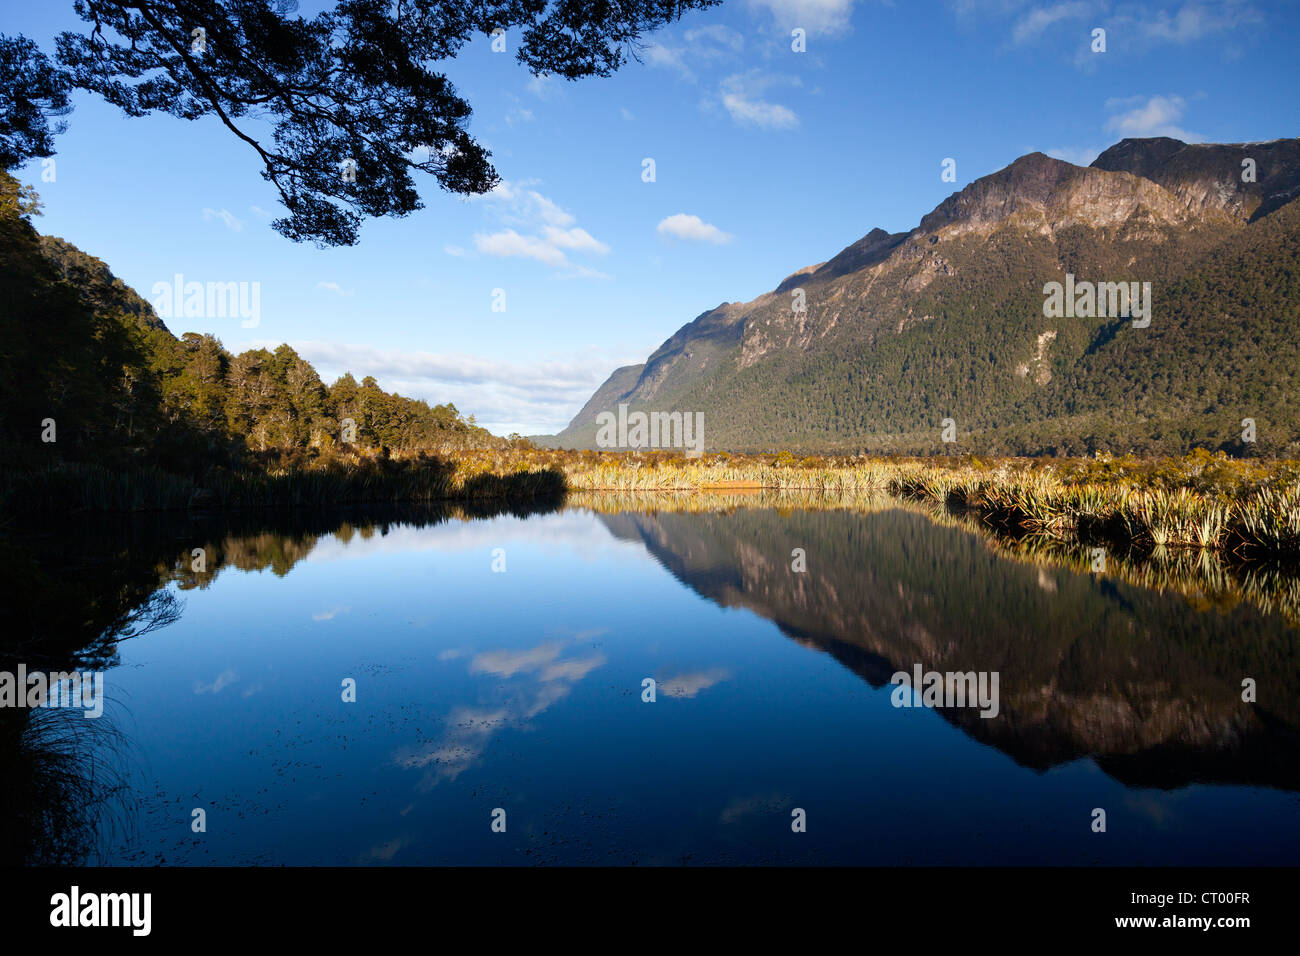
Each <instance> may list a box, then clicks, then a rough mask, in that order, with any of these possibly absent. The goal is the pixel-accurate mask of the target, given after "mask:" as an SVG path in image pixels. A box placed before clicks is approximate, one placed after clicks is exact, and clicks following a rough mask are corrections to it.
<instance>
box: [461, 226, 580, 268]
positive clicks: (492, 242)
mask: <svg viewBox="0 0 1300 956" xmlns="http://www.w3.org/2000/svg"><path fill="white" fill-rule="evenodd" d="M474 247H475V248H476V249H478V251H479V252H482V253H483V254H485V255H489V256H499V257H501V258H521V259H536V260H537V261H538V262H542V263H545V264H546V265H548V266H563V265H568V262H569V260H568V259H567V258H566V257H565V255H564V253H563V252H561V251H560V250H559V249H557V248H556V247H555V246H553V245H551V244H550V243H549V242H547V241H546V240H545V239H540V238H538V237H537V236H521V235H520V234H519V233H517V232H515V231H514V230H513V229H507V230H505V231H504V232H494V233H491V234H484V233H479V234H478V235H476V236H475V237H474Z"/></svg>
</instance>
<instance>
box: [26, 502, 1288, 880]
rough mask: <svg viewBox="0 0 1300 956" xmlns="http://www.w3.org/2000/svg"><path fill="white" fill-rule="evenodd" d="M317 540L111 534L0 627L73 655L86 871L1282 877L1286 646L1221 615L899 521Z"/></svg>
mask: <svg viewBox="0 0 1300 956" xmlns="http://www.w3.org/2000/svg"><path fill="white" fill-rule="evenodd" d="M310 524H311V526H310V527H308V526H307V525H308V523H306V522H300V523H298V524H295V522H294V521H292V520H284V521H281V522H280V523H279V525H278V526H275V527H265V526H257V525H256V524H255V523H254V524H253V525H251V526H248V527H241V528H230V527H228V526H221V525H211V524H209V525H192V524H187V525H184V526H181V527H166V528H162V529H159V528H158V527H154V528H151V529H149V530H148V531H147V532H146V531H140V530H138V529H128V530H120V529H119V530H117V531H115V532H114V533H113V534H112V535H108V536H107V537H105V536H102V535H101V536H100V537H98V538H87V539H86V540H85V541H82V542H79V543H77V544H76V546H75V547H76V549H77V550H78V553H81V554H83V555H86V554H89V557H86V558H85V560H84V561H83V562H82V564H81V565H79V567H80V570H78V571H76V572H70V573H69V574H68V575H64V576H58V575H56V576H55V577H54V578H53V579H50V580H48V581H47V584H48V585H49V590H48V594H47V595H46V596H44V597H42V592H41V590H40V586H39V580H37V581H36V583H34V584H32V585H31V586H30V587H25V589H24V594H20V595H18V600H19V601H20V602H22V601H24V600H26V601H28V602H30V605H31V606H30V609H29V616H31V617H36V618H38V619H39V620H42V621H49V620H50V619H52V618H59V617H60V616H62V617H63V618H66V620H64V621H63V623H62V624H61V625H60V626H63V625H66V627H67V628H68V629H69V631H68V633H73V632H74V631H75V629H76V627H82V628H83V629H84V628H92V629H93V630H94V631H95V632H96V634H98V635H99V643H98V644H94V642H90V643H92V644H94V648H93V649H92V650H90V651H85V650H83V653H82V657H83V659H86V658H88V659H91V660H95V659H99V660H101V661H103V662H104V664H105V666H106V684H107V692H108V697H109V703H108V705H107V709H106V713H105V716H104V717H103V718H102V719H101V720H100V721H85V720H84V719H83V718H80V717H71V715H65V714H60V715H54V716H61V717H62V716H68V717H71V719H75V720H80V721H82V722H83V723H85V724H96V725H98V726H96V727H95V728H94V730H93V732H81V731H79V732H78V737H77V742H76V744H75V746H76V747H77V748H79V749H80V752H79V753H78V755H77V761H78V765H79V766H82V767H94V768H97V773H98V776H97V779H98V780H110V781H113V782H114V784H115V785H116V787H115V789H113V790H112V791H111V792H109V793H107V795H102V794H101V795H99V796H97V797H96V798H95V800H94V802H93V805H91V801H90V798H89V797H85V798H84V799H85V802H86V803H87V806H79V805H78V799H79V797H78V793H79V791H76V790H75V788H74V790H73V791H72V792H71V793H70V794H66V795H64V796H62V797H60V796H58V793H57V792H56V795H55V797H52V798H48V797H47V798H46V799H47V801H49V802H52V803H54V804H59V801H60V800H63V801H64V803H66V804H67V805H62V804H59V805H54V806H47V807H46V808H45V809H46V811H47V813H48V814H49V815H51V816H52V817H54V818H55V819H63V820H64V822H66V823H68V824H69V825H72V824H74V823H76V822H77V821H81V823H82V825H84V826H87V827H89V828H90V831H92V832H93V837H94V839H93V841H92V842H93V845H94V846H96V847H97V849H96V850H95V851H94V853H93V855H92V856H91V857H90V858H89V860H88V861H89V862H95V861H97V860H102V861H103V862H109V863H116V864H155V863H165V864H248V863H260V864H277V865H278V864H281V863H284V864H290V865H294V864H362V865H368V864H379V865H382V864H396V865H402V864H521V863H522V864H532V863H537V864H547V863H558V864H570V863H579V864H582V863H593V864H600V863H614V864H641V865H654V864H670V865H677V864H682V863H686V864H710V863H833V864H839V863H861V864H1031V863H1044V864H1170V863H1174V864H1177V863H1187V864H1193V863H1196V864H1238V863H1245V864H1250V863H1261V864H1294V863H1295V862H1296V861H1297V859H1300V795H1298V794H1300V763H1298V762H1297V760H1296V757H1297V755H1300V742H1298V741H1300V736H1298V735H1297V727H1298V726H1300V691H1297V687H1300V683H1298V682H1297V677H1300V673H1298V672H1300V654H1298V653H1297V652H1298V651H1300V633H1298V632H1297V630H1296V629H1295V628H1293V627H1292V626H1291V625H1289V624H1288V623H1287V622H1286V621H1285V620H1283V619H1281V618H1278V617H1274V616H1270V615H1267V614H1265V613H1263V612H1261V611H1259V610H1257V609H1254V608H1252V607H1251V606H1249V605H1246V604H1242V605H1238V606H1237V607H1235V608H1231V609H1228V610H1223V609H1213V608H1204V607H1198V606H1197V604H1196V602H1194V601H1190V600H1189V599H1188V598H1186V597H1184V596H1181V595H1178V594H1163V595H1162V594H1159V593H1155V592H1152V591H1147V590H1144V589H1141V588H1138V587H1134V586H1131V585H1128V584H1125V583H1122V582H1119V581H1116V580H1114V579H1112V578H1108V577H1105V576H1100V575H1085V574H1080V573H1077V572H1075V571H1071V570H1066V569H1063V568H1059V567H1057V568H1054V567H1049V566H1044V565H1036V564H1033V563H1027V562H1020V561H1012V560H1008V559H1007V558H1005V557H1001V556H998V555H997V554H995V553H993V552H992V551H991V550H990V549H989V547H988V546H987V545H986V543H985V542H984V541H983V540H981V538H979V537H978V536H976V535H974V534H971V533H970V532H968V531H965V530H961V529H959V528H953V527H944V526H941V525H939V524H936V523H934V522H932V521H931V520H929V519H928V518H927V517H925V516H924V515H920V514H916V513H913V512H911V511H907V510H901V509H887V510H882V511H880V512H878V513H872V514H860V513H854V512H850V511H837V510H822V511H803V510H788V509H784V510H780V511H778V510H775V509H771V508H765V507H755V508H742V509H738V510H734V511H731V512H730V513H726V512H718V513H705V514H684V513H667V512H659V513H655V512H653V511H649V510H646V511H630V512H624V513H618V514H597V513H593V512H592V511H589V510H585V509H583V508H576V507H570V508H566V509H563V510H559V511H551V512H549V513H535V514H531V515H526V516H516V515H509V514H507V515H501V516H497V517H487V518H465V517H464V516H458V517H447V516H423V517H421V516H416V517H410V516H405V517H403V518H401V519H384V520H379V521H374V522H373V523H371V521H370V519H358V518H356V517H354V518H353V519H352V521H351V522H350V523H344V522H342V521H341V519H340V520H338V521H330V520H323V519H319V518H317V519H313V521H312V522H311V523H310ZM85 533H86V534H87V535H89V534H90V532H88V531H87V532H85ZM104 540H108V541H112V542H115V543H114V544H113V545H111V546H109V545H106V544H103V543H96V542H102V541H104ZM67 544H68V542H67V541H63V540H60V541H52V540H48V539H47V540H45V541H44V542H43V544H41V547H44V548H46V550H47V551H49V552H50V553H53V552H54V551H55V550H59V549H61V548H63V547H64V546H66V545H67ZM194 548H203V549H205V555H204V556H205V562H206V567H205V569H204V570H203V571H202V572H195V571H193V570H192V567H191V565H192V558H191V554H192V549H194ZM795 548H802V549H804V551H805V553H806V560H807V571H806V572H804V573H797V572H794V571H792V570H791V560H792V559H791V552H792V550H793V549H795ZM497 549H500V550H497ZM37 564H38V565H40V566H42V567H44V566H45V565H41V563H40V562H39V561H38V562H37ZM494 564H495V566H496V567H497V568H501V567H502V566H503V565H504V571H502V570H494ZM34 580H36V579H34ZM163 582H165V583H163ZM160 584H161V587H160ZM42 602H44V603H42ZM88 608H89V610H87V609H88ZM86 622H89V623H86ZM150 622H152V624H153V627H152V629H150V626H149V625H150ZM54 629H57V628H54ZM141 631H143V633H139V632H141ZM128 633H135V634H136V636H132V637H129V638H127V639H124V640H121V641H120V642H117V643H111V644H110V643H105V641H106V640H107V639H110V638H113V636H114V635H116V636H118V637H120V636H122V635H123V634H128ZM84 636H88V635H84ZM66 639H67V640H72V641H73V643H76V644H80V643H85V642H83V641H81V639H80V638H76V637H72V638H66ZM96 655H98V657H97V656H96ZM918 663H919V664H921V665H922V666H923V668H924V669H926V670H940V671H949V670H953V671H957V670H960V671H966V670H974V671H996V672H998V674H999V677H1000V685H999V696H1000V701H999V707H1000V709H999V713H998V715H997V716H996V717H994V718H991V719H988V718H981V717H980V716H979V712H978V710H976V709H971V708H962V709H958V708H949V709H934V708H921V707H917V708H902V707H896V706H894V705H893V703H892V701H891V692H892V691H893V690H894V688H893V687H892V686H891V685H890V684H889V678H890V675H891V674H893V673H894V672H895V671H899V670H905V671H909V672H910V671H911V670H912V668H913V666H914V665H915V664H918ZM648 677H649V678H653V679H654V680H655V681H656V682H657V694H656V697H657V699H656V700H655V701H654V702H653V703H647V702H645V701H643V699H642V687H643V680H644V679H645V678H648ZM1244 677H1252V678H1254V679H1255V680H1256V681H1257V682H1258V686H1259V702H1258V703H1256V704H1247V703H1243V702H1242V701H1241V681H1242V679H1243V678H1244ZM348 678H351V679H352V680H354V681H355V682H356V700H355V702H354V703H353V702H345V701H344V700H343V696H344V695H343V686H342V685H343V682H344V680H345V679H348ZM50 726H55V725H46V726H45V728H44V729H42V728H41V727H27V728H26V731H25V732H26V733H27V734H28V735H29V736H35V737H37V738H39V737H40V735H41V734H42V733H46V734H48V733H51V732H57V731H51V730H50V729H49V727H50ZM31 746H34V747H37V748H39V746H40V741H39V740H38V741H37V743H36V744H33V745H31ZM14 772H17V773H22V772H23V771H22V770H21V768H20V767H19V768H18V769H16V770H15V771H14ZM497 808H500V809H502V810H504V811H505V819H506V832H505V833H495V832H493V831H492V827H491V824H492V815H493V811H494V810H495V809H497ZM796 808H801V809H802V810H803V811H805V813H806V819H807V831H806V832H804V833H796V832H792V828H791V820H792V816H791V814H792V811H793V810H794V809H796ZM1095 808H1101V809H1104V810H1105V812H1106V817H1107V820H1106V823H1107V826H1106V832H1105V833H1096V832H1093V830H1092V826H1091V825H1092V820H1093V811H1094V809H1095ZM195 809H202V810H203V811H205V813H206V826H207V829H206V832H204V833H195V832H193V831H192V829H191V821H192V818H193V817H192V814H193V811H194V810H195ZM88 835H89V833H88ZM28 836H29V837H30V834H29V835H28ZM20 842H21V841H20ZM47 842H48V841H47ZM10 845H11V846H12V845H13V841H12V840H11V841H10ZM42 845H43V844H42V842H41V839H40V838H39V835H38V837H37V838H35V839H29V840H28V842H27V844H26V849H25V850H23V851H22V852H23V853H24V854H25V856H26V858H27V859H28V861H33V860H34V859H39V858H40V856H41V852H42ZM33 847H34V848H33ZM46 849H47V850H48V847H47V848H46ZM11 852H13V851H11Z"/></svg>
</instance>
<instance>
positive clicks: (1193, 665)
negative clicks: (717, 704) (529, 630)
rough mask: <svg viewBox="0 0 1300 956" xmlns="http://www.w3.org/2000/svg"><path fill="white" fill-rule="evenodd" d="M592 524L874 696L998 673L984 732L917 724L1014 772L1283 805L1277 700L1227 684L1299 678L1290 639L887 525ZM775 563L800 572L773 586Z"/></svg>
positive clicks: (900, 523)
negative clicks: (1277, 791)
mask: <svg viewBox="0 0 1300 956" xmlns="http://www.w3.org/2000/svg"><path fill="white" fill-rule="evenodd" d="M599 518H600V521H601V522H602V523H603V524H604V525H605V526H606V527H607V528H608V529H609V531H610V532H611V533H612V534H613V535H614V536H615V537H616V538H619V539H621V540H624V541H632V542H636V543H638V544H641V545H644V547H645V548H646V549H647V551H648V552H649V553H650V554H652V555H653V556H654V557H655V558H656V559H657V560H658V561H659V563H660V564H661V565H662V566H663V567H664V568H665V569H666V570H667V571H669V573H671V574H672V575H673V576H674V577H675V578H677V579H678V580H679V581H681V582H682V583H683V584H685V585H687V586H688V587H690V588H692V589H693V590H695V591H696V592H697V593H698V594H699V595H700V596H701V597H704V598H706V599H707V600H710V601H713V602H714V603H716V604H718V605H719V606H720V607H724V608H743V609H745V610H748V611H750V612H752V613H754V614H757V615H759V616H760V617H763V618H765V619H767V620H770V621H772V622H773V623H774V624H776V625H777V627H778V628H780V630H781V632H782V633H783V634H784V635H785V636H786V637H788V638H790V639H791V640H794V641H797V642H798V643H800V644H802V645H803V646H805V647H808V648H812V649H814V650H818V651H822V652H824V653H826V654H828V655H830V656H831V657H833V658H834V659H835V660H837V661H838V662H839V663H840V664H842V665H843V666H844V667H846V668H847V669H849V670H850V671H852V672H853V673H855V674H857V675H858V676H859V677H861V678H862V680H864V681H865V682H866V683H868V684H869V685H870V686H871V687H873V688H876V689H878V690H884V689H887V688H889V686H890V685H889V679H890V676H891V675H893V674H894V673H896V672H897V671H900V670H901V671H908V672H910V671H911V670H912V667H913V666H914V665H915V664H916V663H918V662H920V663H923V664H924V666H925V667H926V668H927V669H930V668H933V669H934V670H938V671H944V672H947V671H972V670H973V671H980V670H991V671H996V672H998V673H999V674H1000V680H1001V686H1000V691H999V693H1000V702H1001V706H1000V710H999V713H998V715H997V716H996V717H994V718H984V717H981V716H979V713H978V712H977V711H976V710H973V709H968V708H949V709H943V708H938V709H936V710H935V711H934V713H935V714H936V715H937V716H939V717H941V718H942V719H943V720H946V721H948V722H950V723H952V724H953V725H954V726H956V727H958V728H959V729H960V730H961V731H962V732H964V733H966V734H968V735H969V736H971V737H973V738H974V739H976V740H979V741H981V742H983V743H986V744H989V745H990V746H993V747H996V748H997V749H998V750H1000V751H1002V752H1003V753H1005V754H1007V755H1009V756H1010V757H1011V758H1012V759H1014V760H1015V761H1016V762H1017V763H1019V764H1020V765H1022V766H1026V767H1032V768H1034V769H1036V770H1043V771H1045V770H1048V769H1050V768H1052V767H1058V766H1061V765H1064V764H1067V763H1070V762H1072V761H1075V760H1078V759H1079V758H1081V757H1088V758H1090V759H1092V760H1093V761H1094V762H1095V763H1096V764H1097V766H1098V767H1099V768H1100V769H1101V770H1102V771H1103V772H1104V773H1106V774H1108V775H1109V776H1111V777H1113V778H1115V779H1117V780H1119V781H1121V782H1123V783H1124V784H1125V785H1127V786H1139V787H1162V788H1174V787H1184V786H1188V785H1189V784H1194V783H1214V784H1235V785H1250V786H1268V787H1278V788H1281V789H1285V790H1290V791H1296V790H1300V766H1298V765H1297V762H1296V761H1297V758H1298V757H1300V710H1298V709H1297V707H1296V704H1295V702H1294V701H1289V700H1281V699H1279V700H1278V701H1276V705H1275V706H1271V707H1269V708H1265V707H1264V706H1263V705H1262V704H1259V705H1257V704H1246V703H1243V702H1242V700H1241V695H1240V686H1241V675H1242V674H1244V673H1254V672H1255V671H1263V672H1269V671H1270V669H1273V668H1278V667H1280V668H1282V674H1281V675H1280V676H1281V677H1282V679H1283V680H1285V681H1287V682H1288V683H1287V685H1286V686H1291V685H1290V683H1289V682H1290V681H1292V680H1294V679H1295V678H1296V677H1297V676H1300V673H1298V672H1300V659H1297V658H1296V656H1295V655H1294V648H1295V644H1296V636H1295V631H1294V630H1292V629H1291V628H1290V627H1289V626H1288V625H1287V623H1286V622H1285V621H1282V620H1280V619H1278V618H1276V617H1274V616H1272V615H1269V614H1266V613H1261V612H1260V611H1258V610H1256V609H1253V608H1251V607H1250V606H1249V605H1248V604H1245V603H1241V602H1235V601H1232V602H1226V603H1227V605H1228V606H1220V607H1219V609H1218V611H1217V612H1216V613H1212V614H1207V613H1204V605H1203V603H1202V602H1203V601H1204V600H1205V599H1204V596H1198V598H1197V599H1196V600H1195V601H1194V602H1192V601H1189V600H1188V599H1186V598H1185V597H1183V596H1181V595H1179V594H1177V593H1171V592H1165V591H1154V590H1149V589H1147V588H1143V587H1139V586H1136V585H1134V584H1130V583H1128V582H1124V581H1120V580H1118V579H1115V578H1112V577H1106V578H1104V579H1103V578H1101V577H1100V576H1093V575H1088V574H1080V573H1078V572H1075V571H1071V570H1066V569H1060V568H1049V567H1045V566H1043V565H1041V564H1036V563H1032V562H1017V561H1008V560H1006V559H1005V558H1004V557H1001V556H999V555H998V554H996V553H995V552H994V551H993V550H991V549H990V548H989V547H988V546H987V542H986V541H985V539H984V538H983V537H982V536H980V535H977V534H973V533H971V532H970V531H967V530H964V529H959V528H952V527H944V526H942V525H939V524H936V523H935V522H934V521H933V520H932V519H931V518H930V517H929V516H928V515H926V514H922V513H916V512H912V511H908V510H904V509H900V508H897V507H889V508H886V509H883V510H881V511H878V512H875V513H855V512H852V511H849V510H834V511H809V510H802V509H781V510H777V509H772V508H762V507H750V508H740V509H736V510H735V511H732V512H700V513H689V514H686V513H673V512H671V511H668V510H664V511H660V512H657V513H654V512H652V513H623V514H601V515H600V516H599ZM795 547H801V548H804V549H805V550H806V553H807V555H808V556H809V558H810V560H814V559H815V560H816V562H817V567H816V573H808V574H796V573H792V572H791V570H790V563H789V557H788V555H789V554H790V552H791V550H792V549H793V548H795ZM814 556H815V557H814ZM810 571H811V568H810ZM1283 662H1285V663H1283Z"/></svg>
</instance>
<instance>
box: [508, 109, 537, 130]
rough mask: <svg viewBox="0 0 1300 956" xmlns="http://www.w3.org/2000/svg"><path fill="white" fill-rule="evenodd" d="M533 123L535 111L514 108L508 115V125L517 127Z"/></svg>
mask: <svg viewBox="0 0 1300 956" xmlns="http://www.w3.org/2000/svg"><path fill="white" fill-rule="evenodd" d="M532 121H533V111H532V110H527V109H524V108H523V107H522V106H515V107H512V108H511V109H510V110H509V111H508V112H507V113H506V125H507V126H517V125H518V124H520V123H531V122H532Z"/></svg>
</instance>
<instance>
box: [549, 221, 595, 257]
mask: <svg viewBox="0 0 1300 956" xmlns="http://www.w3.org/2000/svg"><path fill="white" fill-rule="evenodd" d="M542 232H543V234H544V235H545V236H546V241H547V242H549V243H550V244H551V245H553V246H558V247H559V248H561V249H570V250H572V251H574V252H594V253H596V254H597V255H601V256H603V255H604V254H605V253H607V252H609V246H607V245H605V244H604V243H603V242H601V241H600V240H599V239H595V238H593V237H592V235H591V233H589V232H587V230H586V229H578V228H576V227H575V228H573V229H557V228H555V227H554V226H546V227H545V228H544V229H543V230H542Z"/></svg>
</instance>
